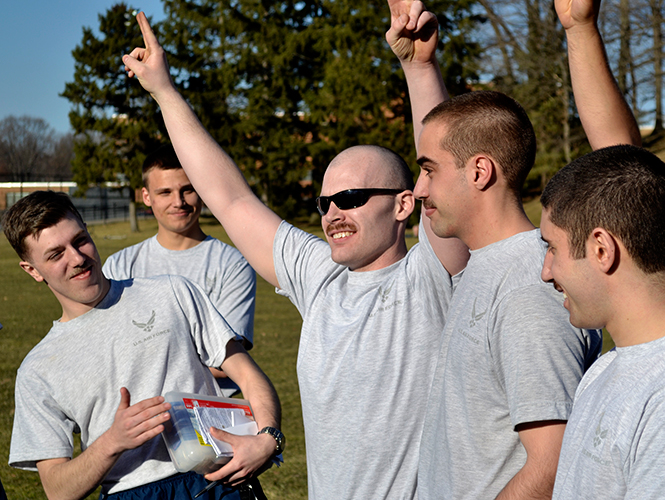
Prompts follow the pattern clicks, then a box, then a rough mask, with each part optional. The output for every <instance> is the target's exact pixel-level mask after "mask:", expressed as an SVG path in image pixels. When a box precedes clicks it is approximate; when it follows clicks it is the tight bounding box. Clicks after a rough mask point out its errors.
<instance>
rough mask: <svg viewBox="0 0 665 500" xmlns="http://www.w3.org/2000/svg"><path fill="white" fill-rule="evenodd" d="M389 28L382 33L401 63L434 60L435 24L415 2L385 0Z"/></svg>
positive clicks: (433, 16) (432, 16) (428, 13)
mask: <svg viewBox="0 0 665 500" xmlns="http://www.w3.org/2000/svg"><path fill="white" fill-rule="evenodd" d="M388 5H389V7H390V18H391V26H390V29H389V30H388V32H387V33H386V41H387V42H388V45H390V48H391V49H392V51H393V52H394V53H395V55H396V56H397V57H398V58H399V60H400V61H401V62H402V64H404V63H411V62H416V63H427V62H430V61H432V60H433V59H434V57H435V54H436V44H437V42H438V27H439V23H438V21H437V19H436V16H435V15H434V14H433V13H432V12H429V11H428V10H426V9H425V6H424V5H423V3H422V2H421V1H419V0H388Z"/></svg>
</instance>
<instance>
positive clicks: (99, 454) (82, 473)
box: [37, 387, 171, 500]
mask: <svg viewBox="0 0 665 500" xmlns="http://www.w3.org/2000/svg"><path fill="white" fill-rule="evenodd" d="M120 394H121V396H120V405H119V406H118V410H117V412H116V414H115V419H114V421H113V424H112V425H111V428H110V429H109V430H108V431H106V432H105V433H104V434H102V435H101V436H100V437H99V438H98V439H97V440H96V441H95V442H93V443H92V444H91V445H90V446H89V447H88V448H87V449H86V450H85V451H84V452H83V453H81V454H80V455H78V456H77V457H76V458H74V459H70V458H53V459H49V460H41V461H39V462H37V470H38V471H39V478H40V479H41V481H42V486H43V487H44V492H45V493H46V496H47V497H48V498H49V499H50V500H53V499H77V498H82V497H84V496H85V495H86V494H88V493H89V492H91V491H92V490H94V489H95V488H96V487H97V486H99V484H101V482H102V480H103V479H104V477H106V475H107V474H108V473H109V471H110V470H111V469H112V468H113V466H114V465H115V463H116V462H117V461H118V459H119V458H120V456H121V455H122V454H123V453H124V452H125V451H127V450H132V449H134V448H138V447H139V446H141V445H142V444H143V443H145V442H147V441H149V440H150V439H153V438H154V437H155V436H157V435H158V434H159V433H160V432H162V431H163V430H164V426H163V425H162V424H163V423H164V422H166V421H167V420H168V419H169V413H168V409H169V408H170V407H171V406H170V405H169V404H168V403H165V402H164V398H163V397H161V396H158V397H155V398H152V399H146V400H144V401H141V402H139V403H137V404H135V405H131V406H130V395H129V391H128V390H127V389H126V388H124V387H123V388H122V389H121V390H120Z"/></svg>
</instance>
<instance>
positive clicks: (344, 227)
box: [326, 222, 357, 235]
mask: <svg viewBox="0 0 665 500" xmlns="http://www.w3.org/2000/svg"><path fill="white" fill-rule="evenodd" d="M356 230H357V229H356V226H354V225H353V224H348V223H346V222H341V223H338V224H331V225H330V226H328V227H327V228H326V234H327V235H330V233H331V232H333V231H356Z"/></svg>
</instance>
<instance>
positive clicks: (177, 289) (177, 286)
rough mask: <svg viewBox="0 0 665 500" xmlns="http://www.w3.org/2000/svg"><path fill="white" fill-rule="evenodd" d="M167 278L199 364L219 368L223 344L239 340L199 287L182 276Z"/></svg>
mask: <svg viewBox="0 0 665 500" xmlns="http://www.w3.org/2000/svg"><path fill="white" fill-rule="evenodd" d="M168 278H169V280H170V281H171V286H172V288H173V292H174V294H175V297H176V300H177V301H178V303H179V305H180V307H181V308H182V312H183V313H184V315H185V317H186V318H187V322H188V323H189V329H190V335H191V337H192V340H193V342H194V344H195V346H196V350H197V352H198V355H199V358H200V359H201V362H202V363H203V364H204V365H206V366H211V367H217V368H218V367H220V366H221V365H222V363H223V362H224V359H226V344H227V343H228V342H229V340H232V339H236V340H239V339H240V337H239V336H237V335H236V333H235V332H234V331H233V329H232V328H231V326H230V325H229V324H228V323H227V322H226V320H225V319H224V317H223V316H222V315H221V314H220V313H219V311H218V310H217V309H216V308H215V306H214V305H213V303H212V302H211V300H210V298H209V297H208V296H207V295H206V294H205V292H204V291H203V289H202V288H201V287H200V286H199V285H197V284H196V283H192V282H191V281H189V280H188V279H186V278H183V277H181V276H174V275H168Z"/></svg>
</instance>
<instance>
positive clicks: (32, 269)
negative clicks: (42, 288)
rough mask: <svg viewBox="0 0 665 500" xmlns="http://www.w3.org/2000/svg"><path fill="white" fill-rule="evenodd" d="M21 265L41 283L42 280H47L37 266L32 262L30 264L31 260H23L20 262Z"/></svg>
mask: <svg viewBox="0 0 665 500" xmlns="http://www.w3.org/2000/svg"><path fill="white" fill-rule="evenodd" d="M19 266H21V269H23V270H24V271H25V272H26V273H28V274H29V275H30V276H32V277H33V279H34V280H35V281H38V282H40V283H41V282H42V281H45V280H44V277H43V276H42V275H41V274H39V271H37V269H35V267H34V266H33V265H32V264H30V262H27V261H21V262H20V263H19Z"/></svg>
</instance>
